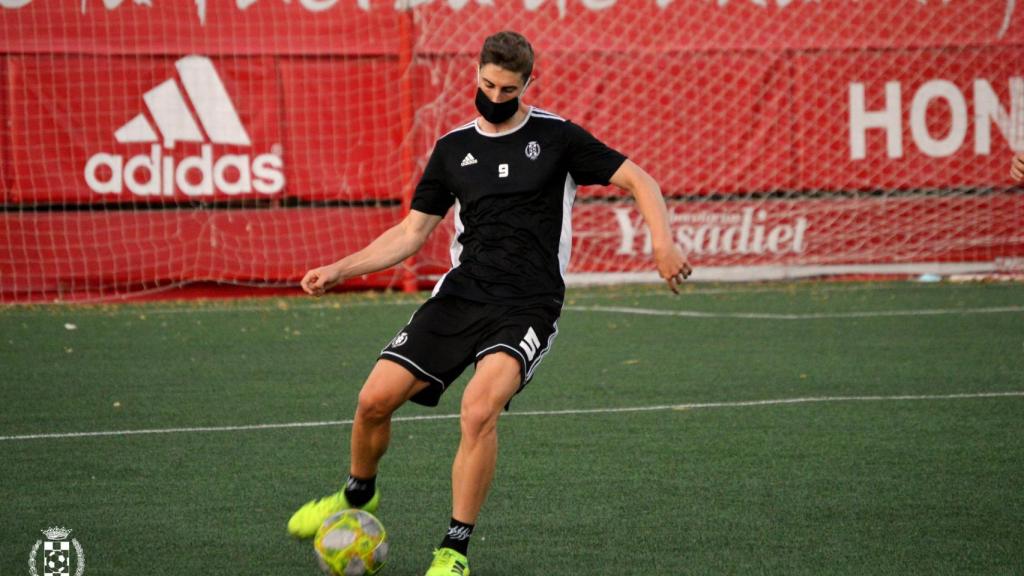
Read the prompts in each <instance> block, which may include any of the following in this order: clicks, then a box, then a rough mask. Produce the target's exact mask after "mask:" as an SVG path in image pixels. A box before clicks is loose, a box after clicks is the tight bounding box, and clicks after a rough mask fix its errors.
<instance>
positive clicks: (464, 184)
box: [288, 32, 690, 576]
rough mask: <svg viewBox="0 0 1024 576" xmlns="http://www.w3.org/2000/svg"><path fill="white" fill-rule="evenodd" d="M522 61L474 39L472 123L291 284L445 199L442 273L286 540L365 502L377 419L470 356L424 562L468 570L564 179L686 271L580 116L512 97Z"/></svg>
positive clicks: (322, 278) (567, 214) (386, 427)
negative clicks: (437, 534)
mask: <svg viewBox="0 0 1024 576" xmlns="http://www.w3.org/2000/svg"><path fill="white" fill-rule="evenodd" d="M532 71H533V49H532V48H531V47H530V44H529V42H527V40H526V39H525V38H524V37H522V36H521V35H519V34H517V33H515V32H500V33H498V34H495V35H493V36H491V37H489V38H487V39H486V41H485V42H484V45H483V49H482V51H481V53H480V64H479V69H478V76H477V84H478V86H477V92H476V106H477V110H478V111H479V112H480V117H479V118H477V119H475V120H474V121H472V122H470V123H468V124H466V125H464V126H462V127H460V128H456V129H455V130H453V131H452V132H449V133H448V134H446V135H444V136H442V137H441V138H440V139H439V140H438V141H437V143H436V145H435V147H434V151H433V153H432V154H431V156H430V160H429V161H428V163H427V167H426V170H425V171H424V173H423V177H422V179H421V180H420V182H419V185H418V186H417V187H416V191H415V194H414V197H413V201H412V209H411V211H410V212H409V214H408V216H406V218H405V219H404V220H403V221H402V222H400V223H399V224H397V225H396V226H395V227H393V228H391V229H390V230H388V231H386V232H384V233H383V234H381V235H380V236H379V237H378V238H377V239H376V240H374V241H373V242H371V243H370V244H369V245H368V246H367V247H366V248H364V249H362V250H360V251H359V252H356V253H355V254H352V255H350V256H346V257H345V258H342V259H341V260H339V261H337V262H335V263H333V264H329V265H327V266H322V267H320V268H316V269H313V270H310V271H309V272H308V273H307V274H306V276H305V277H304V278H303V279H302V288H303V290H305V291H306V292H307V293H309V294H312V295H314V296H319V295H321V294H323V293H324V292H325V291H326V290H327V289H329V288H331V287H332V286H334V285H336V284H338V283H339V282H342V281H344V280H345V279H346V278H351V277H354V276H360V275H363V274H368V273H370V272H375V271H377V270H382V269H384V268H388V267H389V266H393V265H395V264H398V263H399V262H402V261H403V260H405V259H406V258H408V257H409V256H411V255H413V254H415V253H416V252H417V251H418V250H419V249H420V247H421V246H423V243H424V242H426V240H427V237H428V236H429V235H430V233H431V231H433V230H434V227H436V226H437V224H438V223H439V222H440V221H441V219H442V218H443V217H444V216H445V214H446V213H447V212H448V210H449V209H450V208H451V207H452V206H453V205H454V207H455V238H454V239H453V242H452V247H451V256H452V268H451V270H449V271H448V273H446V274H445V275H444V276H443V277H442V278H441V280H440V281H439V282H438V283H437V286H436V287H435V288H434V293H433V295H432V296H431V298H430V299H429V300H427V302H426V303H424V304H423V306H422V307H421V308H420V309H419V310H418V311H417V312H416V314H415V315H414V316H413V317H412V319H411V320H410V322H409V324H408V325H406V326H405V327H404V328H403V329H402V330H400V331H399V332H398V334H397V335H396V336H395V338H394V339H393V340H392V341H391V342H390V343H389V344H388V345H387V346H386V347H385V348H384V350H383V351H382V352H381V355H380V358H379V359H378V361H377V364H376V365H375V366H374V368H373V370H372V372H371V373H370V375H369V377H368V378H367V380H366V383H365V384H364V385H363V388H362V390H361V391H360V393H359V403H358V406H357V408H356V414H355V422H354V424H353V426H352V438H351V461H350V476H349V479H348V482H347V483H346V485H345V488H344V489H343V490H342V491H340V492H338V493H336V494H334V495H331V496H327V497H325V498H321V499H320V500H315V501H311V502H309V503H307V504H306V505H305V506H303V507H302V508H301V509H299V511H298V512H296V513H295V515H294V516H293V517H292V518H291V520H290V521H289V523H288V530H289V532H291V533H292V534H293V535H295V536H298V537H309V536H312V535H313V534H314V533H315V532H316V529H317V527H318V526H319V525H320V523H321V522H322V521H323V520H324V519H326V518H327V517H328V516H329V515H330V514H332V513H334V512H336V511H337V510H340V509H344V508H363V509H366V510H368V511H371V512H373V511H374V510H376V509H377V505H378V503H379V501H380V493H379V491H378V490H377V489H376V475H377V464H378V462H379V461H380V459H381V457H382V456H383V455H384V452H385V450H386V449H387V447H388V442H389V439H390V429H391V428H390V426H391V415H392V413H394V412H395V410H397V409H398V407H399V406H401V405H402V404H404V403H405V402H406V401H408V400H412V401H413V402H417V403H420V404H424V405H428V406H436V405H437V402H438V400H439V398H440V396H441V394H442V393H443V392H444V391H445V389H446V388H447V387H448V386H449V385H450V384H451V383H452V382H453V381H454V380H455V379H456V378H457V377H458V376H459V374H460V373H461V372H462V371H463V370H464V369H465V368H466V367H468V366H469V365H470V364H474V363H475V365H476V371H475V373H474V375H473V378H472V379H471V380H470V382H469V384H468V385H467V386H466V390H465V392H464V394H463V397H462V407H461V414H460V416H461V422H460V423H461V433H462V437H461V441H460V443H459V448H458V452H457V454H456V456H455V462H454V464H453V466H452V517H451V523H450V526H449V528H448V532H447V534H446V535H445V537H444V539H443V541H442V542H441V545H440V547H439V549H438V550H436V551H435V552H434V560H433V563H432V564H431V566H430V569H429V571H428V572H427V576H468V574H469V563H468V560H467V559H466V552H467V548H468V545H469V539H470V536H471V534H472V532H473V526H474V525H475V524H476V521H477V516H478V514H479V512H480V508H481V507H482V506H483V503H484V499H485V497H486V495H487V491H488V488H489V487H490V483H491V478H492V477H493V474H494V469H495V465H496V460H497V442H498V436H497V424H498V417H499V415H500V414H501V411H502V409H503V408H504V407H505V406H506V405H507V404H508V403H509V401H511V399H512V397H513V396H514V395H515V394H516V393H518V392H519V391H520V390H522V389H523V387H524V386H526V384H527V382H529V381H530V378H531V377H532V376H533V373H534V370H535V369H536V368H537V365H538V364H539V363H540V361H541V360H542V359H543V358H544V356H545V355H546V354H547V353H548V351H549V350H550V348H551V344H552V342H553V341H554V339H555V336H556V335H557V334H558V328H557V325H556V321H557V320H558V316H559V314H560V312H561V307H562V299H563V297H564V293H565V284H564V282H563V276H564V274H565V269H566V266H567V264H568V260H569V246H570V241H571V233H572V231H571V211H572V202H573V198H574V196H575V192H576V185H577V184H607V183H609V182H610V183H612V184H615V185H616V186H619V187H621V188H624V189H626V190H628V191H629V192H631V193H632V195H633V197H634V198H635V199H636V202H637V205H638V207H639V209H640V212H641V213H642V214H643V216H644V219H645V220H646V221H647V225H648V226H649V227H650V229H651V235H652V244H653V248H654V258H655V261H656V264H657V268H658V272H659V274H660V276H661V277H662V278H663V279H664V280H665V281H666V282H667V283H668V285H669V288H671V289H672V290H673V291H676V288H677V285H678V283H680V282H681V281H682V280H685V279H686V277H687V276H689V274H690V266H689V264H688V263H687V261H686V258H685V257H684V256H683V254H682V252H681V250H680V249H679V247H678V246H677V245H676V244H675V243H674V242H673V240H672V237H671V234H670V232H669V227H668V216H667V213H666V209H665V203H664V200H663V199H662V196H661V190H660V188H659V187H658V185H657V183H656V182H655V181H654V180H653V179H652V178H651V177H650V176H649V175H648V174H647V173H646V172H644V171H643V170H642V169H640V168H639V167H638V166H637V165H636V164H634V163H633V162H631V161H630V160H627V159H626V157H625V156H623V155H621V154H619V153H618V152H616V151H615V150H612V149H611V148H608V147H607V146H605V145H604V144H602V143H601V142H599V141H598V140H597V139H595V138H594V137H593V136H591V135H590V134H589V133H587V132H586V131H585V130H583V129H582V128H580V127H579V126H576V125H575V124H573V123H571V122H568V121H566V120H564V119H562V118H559V117H558V116H555V115H554V114H551V113H549V112H544V111H542V110H539V109H537V108H533V107H529V106H526V105H524V104H523V103H522V102H521V97H522V95H523V93H524V92H525V91H526V88H527V86H529V83H530V75H531V73H532Z"/></svg>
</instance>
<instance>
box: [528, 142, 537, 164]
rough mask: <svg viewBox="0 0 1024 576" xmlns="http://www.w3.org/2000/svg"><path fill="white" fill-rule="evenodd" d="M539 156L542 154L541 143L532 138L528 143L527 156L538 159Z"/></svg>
mask: <svg viewBox="0 0 1024 576" xmlns="http://www.w3.org/2000/svg"><path fill="white" fill-rule="evenodd" d="M538 156H540V144H538V143H537V141H536V140H530V143H529V144H527V145H526V157H527V158H529V159H530V160H536V159H537V157H538Z"/></svg>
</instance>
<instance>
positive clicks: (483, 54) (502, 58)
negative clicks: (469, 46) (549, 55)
mask: <svg viewBox="0 0 1024 576" xmlns="http://www.w3.org/2000/svg"><path fill="white" fill-rule="evenodd" d="M485 64H494V65H495V66H499V67H501V68H504V69H505V70H509V71H511V72H517V73H519V74H522V76H523V81H524V82H525V81H526V80H528V79H529V78H530V74H533V46H530V42H529V41H528V40H527V39H526V37H525V36H523V35H522V34H520V33H518V32H512V31H511V30H504V31H502V32H498V33H497V34H493V35H491V36H488V37H487V39H486V40H484V47H483V48H482V49H481V50H480V67H481V68H482V67H483V66H484V65H485Z"/></svg>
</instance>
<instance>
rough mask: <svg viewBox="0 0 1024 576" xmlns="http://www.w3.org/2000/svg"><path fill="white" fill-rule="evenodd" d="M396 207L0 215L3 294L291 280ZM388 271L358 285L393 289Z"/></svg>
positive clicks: (370, 231)
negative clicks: (215, 282)
mask: <svg viewBox="0 0 1024 576" xmlns="http://www.w3.org/2000/svg"><path fill="white" fill-rule="evenodd" d="M400 218H401V208H400V207H393V208H324V209H304V210H222V211H210V210H173V211H162V210H156V211H141V212H130V211H111V212H41V213H30V212H26V213H0V278H2V279H3V282H0V298H2V299H4V300H11V299H15V300H17V299H40V298H42V297H45V298H47V299H52V298H55V297H60V296H61V295H71V294H76V293H86V294H91V295H92V296H93V297H101V296H117V295H121V294H125V293H128V292H131V291H138V290H144V289H154V288H161V287H168V286H173V285H175V284H179V283H186V282H195V281H203V280H210V281H218V282H240V283H254V284H275V283H282V282H290V283H293V284H294V283H297V282H298V281H299V279H301V277H302V274H303V273H304V272H305V271H306V270H307V269H308V268H310V267H313V266H319V265H321V264H325V263H327V262H332V261H334V260H336V259H338V258H339V257H341V256H343V255H345V254H348V253H350V252H353V251H355V250H357V249H359V248H361V247H362V246H364V245H365V244H367V243H368V242H370V241H371V240H372V239H373V238H375V237H376V236H377V235H379V234H380V233H382V232H383V231H384V230H386V229H387V228H388V227H390V226H392V225H394V224H395V223H396V222H397V221H398V220H399V219H400ZM402 275H403V272H402V271H401V270H400V269H392V270H389V271H386V272H382V273H380V274H377V275H374V276H371V277H369V278H366V279H355V280H353V281H352V284H353V285H355V286H360V285H362V286H366V285H375V286H388V285H396V286H397V285H400V283H401V279H402Z"/></svg>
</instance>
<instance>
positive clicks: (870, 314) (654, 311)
mask: <svg viewBox="0 0 1024 576" xmlns="http://www.w3.org/2000/svg"><path fill="white" fill-rule="evenodd" d="M565 309H566V310H572V311H573V312H605V313H610V314H635V315H639V316H679V317H684V318H739V319H745V320H822V319H839V318H883V317H890V316H940V315H948V314H1007V313H1014V312H1024V306H996V307H990V308H931V309H919V310H864V311H860V312H822V313H811V314H774V313H770V312H702V311H699V310H664V309H658V308H632V307H628V306H566V307H565Z"/></svg>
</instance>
